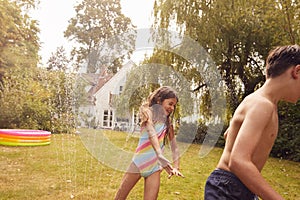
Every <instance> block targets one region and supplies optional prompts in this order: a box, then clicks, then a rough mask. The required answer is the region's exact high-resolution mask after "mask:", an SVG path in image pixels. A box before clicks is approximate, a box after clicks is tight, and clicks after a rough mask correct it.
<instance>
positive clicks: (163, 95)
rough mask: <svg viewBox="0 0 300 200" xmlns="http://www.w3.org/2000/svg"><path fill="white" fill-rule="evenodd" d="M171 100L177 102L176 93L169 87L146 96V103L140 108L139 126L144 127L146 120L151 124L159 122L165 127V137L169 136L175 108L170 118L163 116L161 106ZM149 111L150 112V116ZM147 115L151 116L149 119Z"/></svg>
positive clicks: (163, 87) (161, 88)
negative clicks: (150, 121) (165, 101)
mask: <svg viewBox="0 0 300 200" xmlns="http://www.w3.org/2000/svg"><path fill="white" fill-rule="evenodd" d="M171 98H175V99H176V100H177V102H178V96H177V94H176V91H175V90H174V89H173V88H171V87H169V86H162V87H160V88H158V89H156V90H155V91H153V92H152V93H151V94H150V95H149V96H148V98H147V101H146V102H145V103H143V104H142V106H141V107H140V117H141V126H143V125H145V124H146V123H147V122H148V120H152V122H153V123H155V122H157V121H161V122H164V123H165V124H166V125H167V134H166V136H167V135H169V131H170V126H171V121H172V118H173V114H174V111H175V110H176V106H175V107H174V111H173V113H171V114H170V115H171V116H170V115H168V116H165V115H164V112H163V108H162V106H161V104H162V102H163V101H164V100H165V99H171ZM149 111H151V114H150V113H149ZM149 115H151V117H150V116H149ZM165 138H166V137H165Z"/></svg>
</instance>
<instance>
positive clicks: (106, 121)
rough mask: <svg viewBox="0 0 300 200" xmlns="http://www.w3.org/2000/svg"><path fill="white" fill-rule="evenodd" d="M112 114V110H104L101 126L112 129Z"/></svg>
mask: <svg viewBox="0 0 300 200" xmlns="http://www.w3.org/2000/svg"><path fill="white" fill-rule="evenodd" d="M112 121H113V112H112V110H104V113H103V126H104V127H112Z"/></svg>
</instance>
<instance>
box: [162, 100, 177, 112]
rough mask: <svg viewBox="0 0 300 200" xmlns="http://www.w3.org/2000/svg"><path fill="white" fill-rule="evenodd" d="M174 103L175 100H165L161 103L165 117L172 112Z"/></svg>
mask: <svg viewBox="0 0 300 200" xmlns="http://www.w3.org/2000/svg"><path fill="white" fill-rule="evenodd" d="M176 103H177V100H176V98H170V99H165V100H164V101H163V102H162V104H161V105H162V107H163V109H164V113H165V115H167V116H169V115H170V114H171V113H172V112H173V111H174V108H175V105H176Z"/></svg>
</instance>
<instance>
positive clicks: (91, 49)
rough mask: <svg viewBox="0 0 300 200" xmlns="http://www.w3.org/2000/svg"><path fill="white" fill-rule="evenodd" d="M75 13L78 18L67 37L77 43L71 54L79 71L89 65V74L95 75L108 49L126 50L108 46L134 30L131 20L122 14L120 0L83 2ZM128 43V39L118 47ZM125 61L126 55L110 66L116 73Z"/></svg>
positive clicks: (72, 21) (113, 45)
mask: <svg viewBox="0 0 300 200" xmlns="http://www.w3.org/2000/svg"><path fill="white" fill-rule="evenodd" d="M75 10H76V17H73V18H72V19H71V20H70V21H69V26H68V28H67V30H66V31H65V37H67V38H68V39H70V40H72V41H75V42H76V43H77V44H76V47H74V48H73V50H72V58H73V59H74V60H75V62H76V64H77V67H79V66H80V65H81V64H83V63H84V62H86V63H87V72H88V73H94V72H96V71H97V70H98V69H97V60H99V59H104V57H106V56H107V55H106V53H107V51H106V50H105V48H108V49H109V48H112V49H114V48H118V49H119V50H120V51H122V48H123V46H120V45H116V44H117V41H111V43H112V44H107V40H109V39H111V38H113V37H114V36H117V35H120V34H122V33H124V32H126V31H128V30H130V29H132V28H134V27H133V25H132V24H131V21H130V19H129V18H128V17H125V16H124V15H123V14H122V13H121V6H120V0H83V1H82V2H81V3H80V4H78V5H77V6H75ZM128 42H129V40H128V38H127V40H123V41H122V42H121V43H119V44H126V43H128ZM105 45H109V46H108V47H107V46H105ZM103 48H104V49H103ZM99 54H100V55H99ZM108 54H109V53H108ZM123 58H124V55H123V56H120V57H119V58H116V59H114V60H113V61H111V62H110V63H109V64H111V65H112V66H115V68H113V69H112V71H116V66H117V67H120V66H121V63H122V62H121V61H122V59H123ZM106 64H108V63H107V62H101V63H100V67H102V66H103V65H106ZM106 67H109V66H106Z"/></svg>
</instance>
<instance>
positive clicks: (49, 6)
mask: <svg viewBox="0 0 300 200" xmlns="http://www.w3.org/2000/svg"><path fill="white" fill-rule="evenodd" d="M78 2H80V1H79V0H40V5H39V7H38V9H37V10H35V11H34V12H33V14H32V18H33V19H36V20H38V21H39V28H40V34H39V37H40V42H41V49H40V52H39V55H40V56H41V57H42V61H41V64H42V65H45V64H46V63H47V61H48V59H49V57H50V56H51V53H53V52H55V51H56V48H57V47H59V46H64V47H65V49H66V50H67V51H69V50H70V49H71V47H70V46H71V45H70V42H68V41H67V39H66V38H64V33H63V32H64V31H65V30H66V29H67V26H68V24H69V23H68V20H69V19H71V18H72V17H74V16H75V10H74V6H75V5H77V4H78ZM153 2H154V0H121V6H122V12H123V14H125V16H127V17H129V18H131V21H132V23H133V24H134V25H136V26H137V28H149V27H150V26H151V12H152V8H153Z"/></svg>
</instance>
